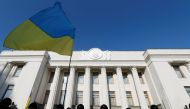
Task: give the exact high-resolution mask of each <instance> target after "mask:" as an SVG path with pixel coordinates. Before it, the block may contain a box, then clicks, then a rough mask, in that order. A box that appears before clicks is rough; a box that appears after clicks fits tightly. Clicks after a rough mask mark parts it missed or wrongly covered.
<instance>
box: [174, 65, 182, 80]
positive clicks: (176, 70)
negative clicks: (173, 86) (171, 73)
mask: <svg viewBox="0 0 190 109" xmlns="http://www.w3.org/2000/svg"><path fill="white" fill-rule="evenodd" d="M173 68H174V70H175V72H176V74H177V76H178V78H184V75H183V74H182V72H181V71H180V69H179V65H173Z"/></svg>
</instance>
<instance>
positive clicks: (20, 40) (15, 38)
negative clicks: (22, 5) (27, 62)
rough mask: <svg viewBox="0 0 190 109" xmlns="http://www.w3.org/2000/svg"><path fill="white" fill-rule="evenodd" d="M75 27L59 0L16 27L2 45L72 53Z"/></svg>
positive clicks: (21, 48)
mask: <svg viewBox="0 0 190 109" xmlns="http://www.w3.org/2000/svg"><path fill="white" fill-rule="evenodd" d="M74 33H75V28H74V27H73V25H72V24H71V23H70V22H69V20H68V18H67V17H66V15H65V13H64V11H63V10H62V8H61V4H60V3H59V2H57V3H55V5H54V6H53V7H50V8H47V9H44V10H42V11H40V12H38V13H37V14H35V15H34V16H32V17H31V18H29V19H28V20H26V21H25V22H23V23H22V24H21V25H19V26H18V27H16V29H14V30H13V31H12V32H11V33H10V34H9V35H8V36H7V38H6V39H5V41H4V46H5V47H7V48H12V49H17V50H48V51H54V52H56V53H58V54H61V55H69V56H71V55H72V50H73V43H74Z"/></svg>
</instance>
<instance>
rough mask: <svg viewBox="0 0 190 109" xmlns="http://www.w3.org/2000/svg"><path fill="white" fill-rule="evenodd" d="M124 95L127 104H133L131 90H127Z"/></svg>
mask: <svg viewBox="0 0 190 109" xmlns="http://www.w3.org/2000/svg"><path fill="white" fill-rule="evenodd" d="M126 95H127V101H128V104H129V106H133V105H134V103H133V98H132V94H131V91H127V92H126Z"/></svg>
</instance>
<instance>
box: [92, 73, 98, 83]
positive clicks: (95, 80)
mask: <svg viewBox="0 0 190 109" xmlns="http://www.w3.org/2000/svg"><path fill="white" fill-rule="evenodd" d="M92 83H93V84H98V83H99V79H98V72H94V73H93V76H92Z"/></svg>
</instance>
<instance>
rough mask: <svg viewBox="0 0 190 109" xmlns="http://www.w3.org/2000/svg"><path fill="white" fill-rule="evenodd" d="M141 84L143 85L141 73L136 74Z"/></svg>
mask: <svg viewBox="0 0 190 109" xmlns="http://www.w3.org/2000/svg"><path fill="white" fill-rule="evenodd" d="M138 75H139V79H140V82H141V84H144V80H143V77H142V73H138Z"/></svg>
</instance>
